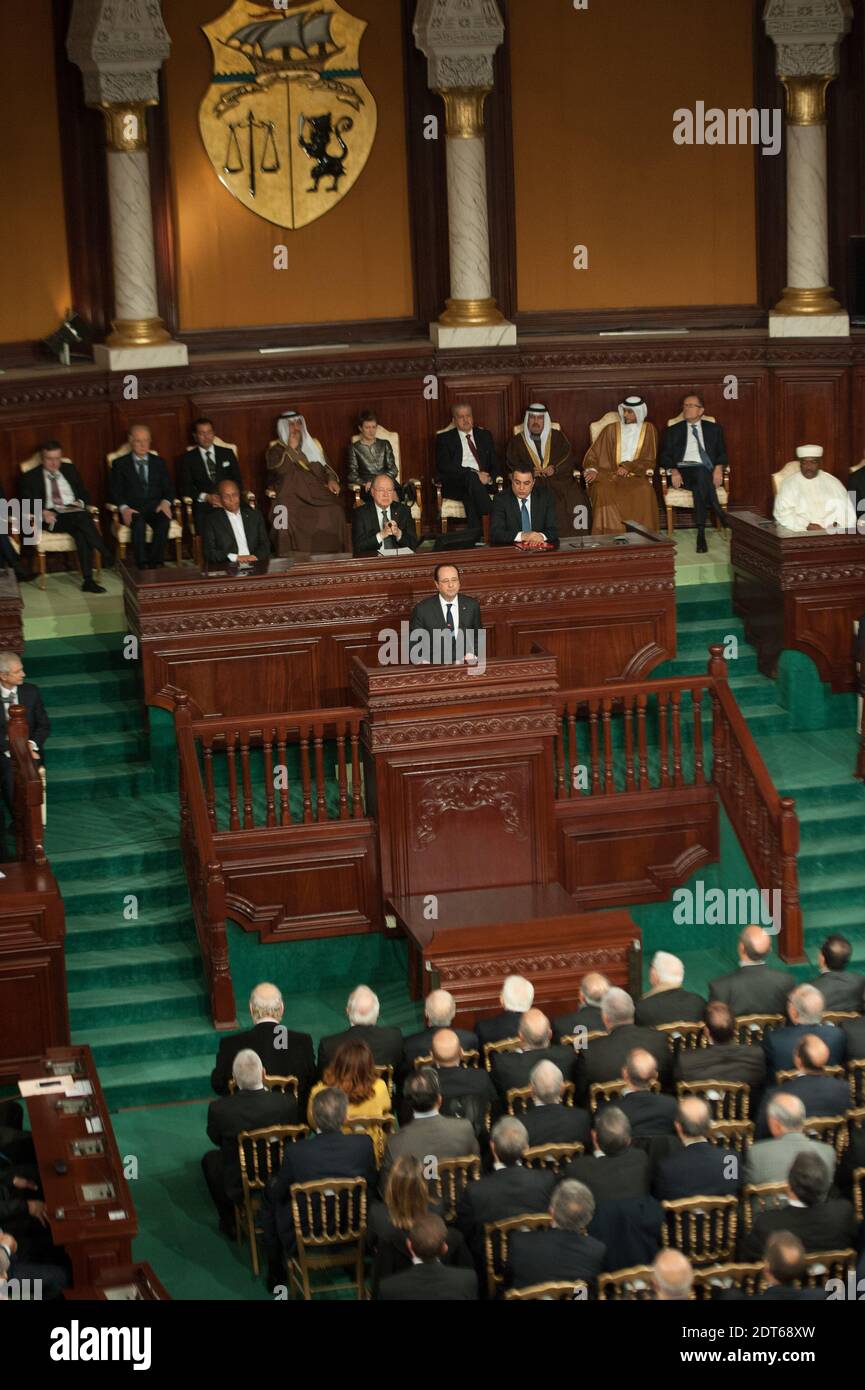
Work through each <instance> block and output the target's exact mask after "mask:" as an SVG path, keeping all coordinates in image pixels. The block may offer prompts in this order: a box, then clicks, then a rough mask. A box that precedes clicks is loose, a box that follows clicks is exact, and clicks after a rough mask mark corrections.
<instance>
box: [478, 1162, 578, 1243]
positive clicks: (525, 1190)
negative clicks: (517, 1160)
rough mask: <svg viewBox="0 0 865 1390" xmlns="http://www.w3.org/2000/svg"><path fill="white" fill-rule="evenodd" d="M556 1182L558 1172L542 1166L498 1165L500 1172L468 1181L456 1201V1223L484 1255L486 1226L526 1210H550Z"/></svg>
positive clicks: (519, 1214)
mask: <svg viewBox="0 0 865 1390" xmlns="http://www.w3.org/2000/svg"><path fill="white" fill-rule="evenodd" d="M555 1185H556V1179H555V1176H554V1175H553V1174H552V1173H547V1172H544V1171H543V1170H542V1169H540V1168H523V1167H522V1166H521V1165H519V1164H514V1166H513V1167H511V1168H499V1169H498V1171H497V1172H493V1173H490V1174H488V1176H487V1177H485V1178H479V1179H478V1180H477V1182H470V1183H467V1184H466V1187H465V1190H464V1192H463V1195H462V1197H461V1198H460V1200H459V1203H458V1205H457V1222H456V1224H457V1226H458V1227H459V1229H460V1230H461V1231H462V1233H463V1235H464V1236H465V1238H466V1240H467V1241H468V1242H469V1244H470V1245H471V1247H472V1249H473V1250H474V1251H475V1253H476V1255H479V1256H481V1257H482V1253H483V1236H484V1226H485V1225H487V1223H488V1222H490V1221H504V1220H505V1219H506V1218H507V1217H509V1216H522V1215H524V1213H526V1212H534V1211H547V1210H548V1208H549V1205H550V1197H551V1196H552V1192H553V1188H554V1187H555Z"/></svg>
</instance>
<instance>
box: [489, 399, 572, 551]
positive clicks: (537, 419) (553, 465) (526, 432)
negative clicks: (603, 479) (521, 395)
mask: <svg viewBox="0 0 865 1390" xmlns="http://www.w3.org/2000/svg"><path fill="white" fill-rule="evenodd" d="M505 458H506V461H507V465H508V468H509V469H510V470H511V472H513V470H514V469H515V468H531V470H532V472H533V473H534V475H535V478H536V480H537V481H536V482H535V487H536V488H537V487H545V488H547V489H548V490H549V492H550V495H551V497H552V499H553V503H554V505H555V508H556V523H557V525H558V528H559V535H560V536H561V537H562V538H563V539H564V537H565V536H570V535H573V534H574V531H575V530H578V531H579V530H582V531H587V530H588V529H589V499H588V497H587V496H586V492H585V488H584V487H583V485H582V483H581V481H580V479H579V476H577V477H576V478H575V477H574V462H573V457H572V453H571V445H570V441H569V439H568V437H567V435H566V434H564V433H563V432H562V431H561V430H560V429H553V425H552V420H551V419H550V412H549V410H548V409H547V407H546V406H545V405H540V404H532V405H530V406H529V407H528V409H527V410H526V413H525V415H524V416H523V427H522V430H521V431H520V433H519V434H515V435H513V436H512V437H511V439H510V441H509V443H508V447H507V450H506V453H505ZM577 523H581V524H579V525H578V524H577Z"/></svg>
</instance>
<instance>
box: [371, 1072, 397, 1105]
mask: <svg viewBox="0 0 865 1390" xmlns="http://www.w3.org/2000/svg"><path fill="white" fill-rule="evenodd" d="M375 1074H376V1076H377V1077H378V1078H379V1080H380V1081H383V1082H384V1083H385V1085H386V1086H387V1089H388V1095H389V1096H390V1098H391V1101H393V1066H392V1064H391V1063H390V1062H384V1063H382V1064H381V1066H379V1065H378V1064H377V1065H376V1069H375Z"/></svg>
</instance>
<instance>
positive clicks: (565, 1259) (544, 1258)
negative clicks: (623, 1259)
mask: <svg viewBox="0 0 865 1390" xmlns="http://www.w3.org/2000/svg"><path fill="white" fill-rule="evenodd" d="M605 1254H606V1246H605V1245H602V1244H601V1242H600V1241H599V1240H595V1238H594V1236H588V1235H586V1236H583V1235H580V1234H579V1232H578V1231H556V1230H552V1229H551V1230H548V1231H515V1232H514V1234H513V1235H512V1236H511V1238H510V1240H509V1242H508V1269H509V1272H510V1280H509V1282H510V1286H511V1288H514V1289H525V1288H528V1287H529V1285H531V1284H546V1283H547V1281H548V1280H551V1279H556V1280H571V1279H573V1280H577V1279H585V1280H586V1282H587V1283H588V1284H591V1283H592V1282H593V1281H594V1280H595V1279H597V1277H598V1275H599V1274H600V1272H601V1269H602V1268H603V1263H604V1256H605Z"/></svg>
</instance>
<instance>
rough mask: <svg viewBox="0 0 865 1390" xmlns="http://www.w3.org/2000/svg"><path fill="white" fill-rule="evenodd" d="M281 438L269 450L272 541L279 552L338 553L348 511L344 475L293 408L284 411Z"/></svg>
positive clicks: (280, 427)
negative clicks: (343, 495)
mask: <svg viewBox="0 0 865 1390" xmlns="http://www.w3.org/2000/svg"><path fill="white" fill-rule="evenodd" d="M277 433H278V434H279V441H278V442H275V443H273V444H271V445H270V447H269V449H268V451H267V468H268V472H269V475H270V486H271V487H272V488H273V489H274V491H275V492H276V498H275V501H274V504H273V512H272V525H273V544H274V548H275V550H276V553H277V555H290V554H291V553H292V551H296V550H300V551H308V552H310V553H311V554H313V555H328V554H338V553H339V552H340V551H343V550H344V549H345V511H344V509H343V504H342V500H341V498H340V496H339V478H338V477H337V475H336V473H335V472H334V471H333V469H332V468H331V466H330V464H329V463H328V461H327V459H326V457H325V453H324V450H323V449H322V447H321V444H320V443H319V442H318V440H317V439H313V437H312V435H311V434H310V433H309V430H308V429H307V427H306V421H305V419H304V418H303V416H302V415H298V413H297V412H296V411H294V410H289V411H286V412H285V413H284V414H283V415H280V417H279V421H278V422H277Z"/></svg>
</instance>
